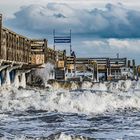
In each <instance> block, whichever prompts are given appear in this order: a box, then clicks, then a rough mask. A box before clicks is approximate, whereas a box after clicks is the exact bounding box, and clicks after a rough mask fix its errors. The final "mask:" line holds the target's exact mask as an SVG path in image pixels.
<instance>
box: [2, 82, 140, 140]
mask: <svg viewBox="0 0 140 140" xmlns="http://www.w3.org/2000/svg"><path fill="white" fill-rule="evenodd" d="M0 139H1V140H34V139H35V140H137V139H140V81H130V80H127V81H119V82H111V83H96V84H90V83H89V82H85V83H83V85H82V88H81V89H80V90H77V89H71V90H64V89H61V88H58V89H57V88H54V87H51V88H49V89H39V88H30V87H28V88H26V89H17V88H14V87H3V88H0Z"/></svg>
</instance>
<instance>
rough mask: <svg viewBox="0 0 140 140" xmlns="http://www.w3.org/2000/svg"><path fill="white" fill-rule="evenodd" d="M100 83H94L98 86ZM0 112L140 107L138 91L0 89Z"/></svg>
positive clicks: (84, 111) (88, 111)
mask: <svg viewBox="0 0 140 140" xmlns="http://www.w3.org/2000/svg"><path fill="white" fill-rule="evenodd" d="M98 86H99V85H98V84H97V87H98ZM0 97H1V98H0V108H1V111H16V110H19V111H26V110H29V109H31V108H32V109H35V110H46V111H49V112H51V111H58V112H71V113H80V114H81V113H82V114H100V113H105V112H112V111H115V110H118V109H120V110H124V109H127V108H128V109H131V108H135V109H138V110H139V109H140V93H139V91H135V92H133V93H132V92H123V91H120V90H118V92H117V91H116V92H115V93H114V92H108V91H104V90H98V89H97V91H96V90H95V89H94V90H92V89H89V90H85V91H82V92H81V91H72V92H70V91H68V90H62V89H61V90H55V91H48V90H45V89H44V90H41V89H34V90H33V89H30V90H27V89H26V90H24V89H20V90H17V89H16V88H15V89H10V88H9V89H5V90H4V89H2V90H1V91H0Z"/></svg>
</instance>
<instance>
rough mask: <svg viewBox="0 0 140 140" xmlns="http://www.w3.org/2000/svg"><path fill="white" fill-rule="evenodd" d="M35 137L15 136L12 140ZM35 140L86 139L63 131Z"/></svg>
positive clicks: (3, 139) (4, 138)
mask: <svg viewBox="0 0 140 140" xmlns="http://www.w3.org/2000/svg"><path fill="white" fill-rule="evenodd" d="M34 139H35V138H27V137H25V136H21V137H15V138H14V140H34ZM1 140H8V139H7V138H6V137H3V138H1ZM36 140H88V138H84V137H82V136H71V135H66V134H64V133H60V134H57V135H51V136H49V137H48V138H36Z"/></svg>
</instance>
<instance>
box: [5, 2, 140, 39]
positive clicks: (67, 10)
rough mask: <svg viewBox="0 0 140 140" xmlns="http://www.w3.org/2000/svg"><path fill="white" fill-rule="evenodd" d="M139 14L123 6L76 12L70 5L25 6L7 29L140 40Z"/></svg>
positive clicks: (8, 23) (16, 14)
mask: <svg viewBox="0 0 140 140" xmlns="http://www.w3.org/2000/svg"><path fill="white" fill-rule="evenodd" d="M139 23H140V11H137V10H132V9H129V8H127V7H126V6H124V5H122V4H120V3H119V4H116V5H113V4H106V6H105V7H104V9H99V8H93V9H91V10H88V9H83V7H82V8H81V9H80V10H79V9H75V8H72V7H70V6H69V5H67V4H62V3H49V4H47V5H46V6H41V5H29V6H24V7H22V8H21V9H20V10H19V11H18V12H16V13H15V14H14V18H12V19H8V20H7V21H5V24H6V26H8V27H10V28H11V27H12V28H18V29H22V30H27V31H32V32H35V33H42V34H44V33H46V34H50V33H52V30H53V29H56V30H59V31H61V33H65V32H67V31H68V30H69V29H72V32H73V33H75V34H88V35H92V36H93V37H99V38H139V37H140V24H139Z"/></svg>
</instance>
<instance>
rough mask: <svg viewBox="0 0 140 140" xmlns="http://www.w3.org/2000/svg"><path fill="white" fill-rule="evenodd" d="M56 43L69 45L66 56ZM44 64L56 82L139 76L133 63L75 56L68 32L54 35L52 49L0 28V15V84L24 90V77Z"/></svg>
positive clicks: (137, 69) (44, 41)
mask: <svg viewBox="0 0 140 140" xmlns="http://www.w3.org/2000/svg"><path fill="white" fill-rule="evenodd" d="M57 43H70V54H69V55H67V52H66V51H65V50H62V51H60V50H59V51H58V50H56V47H57V46H56V44H57ZM47 63H51V64H52V65H54V76H52V77H54V78H53V79H52V78H50V79H52V80H57V81H69V80H71V81H74V80H79V81H83V80H87V81H92V82H99V81H101V80H103V81H110V80H121V79H128V78H131V79H136V78H135V77H136V76H138V75H140V74H139V73H140V70H139V66H138V67H137V66H136V65H135V60H128V59H127V58H120V57H116V58H109V57H98V58H94V57H93V58H83V57H76V55H75V53H74V51H72V46H71V31H70V36H67V37H65V36H63V37H59V36H56V35H55V34H54V48H50V47H49V46H48V40H47V39H30V38H27V37H25V36H22V35H19V34H17V33H15V32H13V31H11V30H9V29H7V28H5V27H3V26H2V15H0V84H1V85H5V84H6V85H10V84H15V85H18V87H19V86H21V87H26V79H27V76H29V75H30V73H31V72H33V71H35V70H36V69H42V68H44V64H47Z"/></svg>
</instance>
